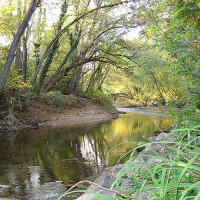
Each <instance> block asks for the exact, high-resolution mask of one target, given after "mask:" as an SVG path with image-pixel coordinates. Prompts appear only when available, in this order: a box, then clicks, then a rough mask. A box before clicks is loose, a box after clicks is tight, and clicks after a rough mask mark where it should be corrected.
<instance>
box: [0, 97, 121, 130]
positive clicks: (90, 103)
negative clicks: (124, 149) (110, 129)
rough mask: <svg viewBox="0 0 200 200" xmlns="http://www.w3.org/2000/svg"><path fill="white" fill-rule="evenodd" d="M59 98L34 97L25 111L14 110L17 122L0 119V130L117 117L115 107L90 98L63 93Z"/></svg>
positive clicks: (34, 127)
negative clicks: (12, 122)
mask: <svg viewBox="0 0 200 200" xmlns="http://www.w3.org/2000/svg"><path fill="white" fill-rule="evenodd" d="M61 100H62V101H60V102H59V101H58V100H55V99H54V100H52V99H50V98H43V97H41V98H37V99H34V100H33V101H32V104H31V105H30V106H29V107H28V109H27V110H26V111H25V112H20V111H15V112H14V116H15V117H16V118H17V121H18V122H17V123H14V124H9V123H7V122H6V120H4V121H1V123H0V130H1V131H3V132H7V131H13V130H19V129H26V128H31V129H38V128H39V127H44V126H60V125H67V124H77V123H87V122H92V121H104V120H109V119H115V118H117V117H118V111H117V109H116V108H115V107H113V106H111V105H108V104H100V103H97V102H95V100H92V99H87V98H78V97H74V96H71V95H63V96H62V99H61Z"/></svg>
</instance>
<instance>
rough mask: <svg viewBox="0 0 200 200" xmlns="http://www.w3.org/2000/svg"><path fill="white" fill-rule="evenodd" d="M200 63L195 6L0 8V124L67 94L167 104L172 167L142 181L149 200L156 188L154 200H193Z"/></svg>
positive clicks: (67, 1) (59, 0)
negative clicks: (172, 133) (173, 134)
mask: <svg viewBox="0 0 200 200" xmlns="http://www.w3.org/2000/svg"><path fill="white" fill-rule="evenodd" d="M199 58H200V0H130V1H129V0H124V1H120V0H109V1H108V0H104V1H103V0H1V2H0V74H1V77H0V102H1V103H0V110H1V113H0V118H1V121H3V119H7V121H8V122H9V124H15V123H18V116H17V117H16V114H15V112H16V111H17V113H19V112H20V113H23V112H26V110H27V109H28V108H29V106H31V104H32V102H33V101H37V100H38V99H44V100H45V99H46V98H50V99H53V101H55V102H56V104H57V105H58V106H59V105H62V104H63V97H64V96H66V95H72V96H75V97H77V98H79V97H84V98H89V99H94V100H95V101H97V102H99V103H104V104H113V103H116V104H124V105H129V106H146V105H154V106H166V108H168V109H169V113H171V114H173V115H174V116H175V117H176V119H177V125H176V127H177V128H180V129H178V130H177V132H176V133H179V134H178V136H177V137H176V142H174V144H173V145H172V144H171V143H170V145H168V152H171V155H172V157H173V159H174V160H173V162H171V160H172V158H171V157H170V156H169V154H167V156H168V157H167V158H165V159H163V162H165V164H166V165H164V164H163V165H161V164H160V165H154V166H153V169H154V171H153V170H152V174H153V175H152V174H151V175H152V177H153V178H152V177H150V178H149V177H148V178H146V179H145V181H146V182H151V183H150V185H152V188H154V189H153V190H152V193H151V197H152V198H153V197H155V196H156V192H155V188H157V187H158V185H159V187H160V188H161V189H163V190H162V192H161V193H160V194H159V195H158V196H156V197H157V198H154V199H186V198H187V199H196V200H198V199H199V198H200V187H199V184H200V179H199V174H198V173H199V162H200V160H199V156H200V155H199V152H200V151H199V148H200V147H199V132H200V131H199V126H198V125H199V122H200V59H199ZM67 103H68V104H70V102H67ZM174 109H176V112H175V113H173V110H174ZM163 145H164V144H163ZM169 157H170V158H169ZM168 158H169V159H168ZM159 159H160V157H159ZM167 159H168V160H167ZM170 163H171V164H170ZM159 167H160V168H159ZM169 168H170V170H168V169H169ZM156 170H157V171H156ZM188 170H189V171H188ZM139 171H140V170H139ZM146 173H147V172H146ZM138 174H139V172H138ZM177 174H180V176H178V177H177V176H176V175H177ZM188 174H189V175H188ZM146 176H148V175H146ZM158 176H159V177H161V179H158ZM163 177H167V178H166V179H167V180H168V182H164V181H162V180H163V179H162V178H163ZM191 177H192V178H191ZM143 178H145V177H143ZM146 182H142V185H143V183H144V185H145V184H146ZM115 183H116V184H117V181H115ZM134 184H136V185H137V184H138V185H140V184H141V182H140V183H139V182H138V183H134ZM164 184H166V185H165V186H164ZM170 184H171V185H170ZM173 184H174V185H176V187H175V189H174V188H173V187H172V185H173ZM184 184H185V185H184ZM144 185H143V187H146V186H144ZM168 186H169V188H168ZM170 187H172V188H173V189H171V188H170ZM149 188H151V187H150V186H149ZM135 191H136V190H134V192H135ZM132 193H133V191H132ZM132 193H130V194H129V195H131V194H132ZM170 195H171V196H170ZM166 196H168V198H165V197H166ZM174 196H175V198H174ZM172 197H173V198H172ZM108 199H109V198H108ZM116 199H128V198H127V197H126V198H125V197H124V198H123V197H122V196H120V195H119V196H117V197H116ZM131 199H133V198H131Z"/></svg>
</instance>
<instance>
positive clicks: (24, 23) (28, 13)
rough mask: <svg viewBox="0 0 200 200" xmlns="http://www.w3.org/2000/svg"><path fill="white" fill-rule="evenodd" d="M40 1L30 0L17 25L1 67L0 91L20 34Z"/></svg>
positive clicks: (5, 79)
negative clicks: (19, 23) (21, 20)
mask: <svg viewBox="0 0 200 200" xmlns="http://www.w3.org/2000/svg"><path fill="white" fill-rule="evenodd" d="M40 3H41V0H32V1H31V4H30V6H29V9H28V11H27V13H26V16H25V17H24V20H23V22H22V24H21V26H20V27H19V29H18V31H17V34H16V35H15V37H14V40H13V42H12V44H11V47H10V50H9V53H8V56H7V59H6V63H5V66H4V69H3V72H2V74H1V78H0V93H2V92H3V89H4V86H5V84H6V81H7V78H8V73H9V71H10V66H11V64H12V62H13V59H14V57H15V52H16V49H17V46H18V43H19V41H20V38H21V36H22V35H23V34H24V31H25V29H26V27H27V26H28V22H29V21H30V19H31V17H32V15H33V13H34V12H35V9H36V8H37V6H38V5H39V4H40Z"/></svg>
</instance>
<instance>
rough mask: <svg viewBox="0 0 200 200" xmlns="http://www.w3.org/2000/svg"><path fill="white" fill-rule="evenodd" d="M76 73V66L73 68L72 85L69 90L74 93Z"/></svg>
mask: <svg viewBox="0 0 200 200" xmlns="http://www.w3.org/2000/svg"><path fill="white" fill-rule="evenodd" d="M75 75H76V70H75V68H73V69H72V75H71V81H70V87H69V92H70V94H73V95H74V88H75Z"/></svg>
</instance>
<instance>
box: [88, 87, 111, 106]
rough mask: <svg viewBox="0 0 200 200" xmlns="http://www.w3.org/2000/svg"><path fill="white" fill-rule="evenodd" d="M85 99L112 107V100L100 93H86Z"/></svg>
mask: <svg viewBox="0 0 200 200" xmlns="http://www.w3.org/2000/svg"><path fill="white" fill-rule="evenodd" d="M86 97H88V98H90V99H91V100H92V101H94V102H96V103H98V104H100V105H105V106H111V105H112V98H111V97H110V96H108V95H107V94H104V93H103V92H101V91H94V92H92V93H87V94H86Z"/></svg>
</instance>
